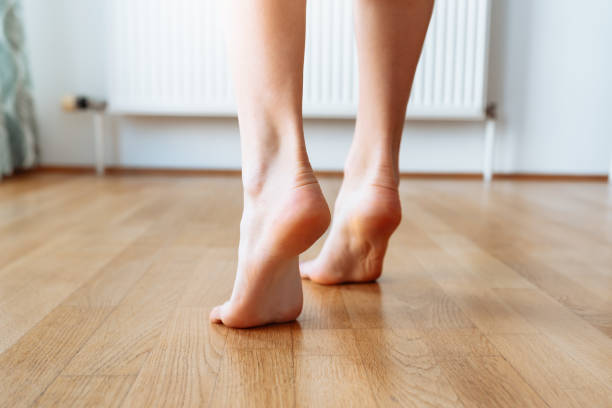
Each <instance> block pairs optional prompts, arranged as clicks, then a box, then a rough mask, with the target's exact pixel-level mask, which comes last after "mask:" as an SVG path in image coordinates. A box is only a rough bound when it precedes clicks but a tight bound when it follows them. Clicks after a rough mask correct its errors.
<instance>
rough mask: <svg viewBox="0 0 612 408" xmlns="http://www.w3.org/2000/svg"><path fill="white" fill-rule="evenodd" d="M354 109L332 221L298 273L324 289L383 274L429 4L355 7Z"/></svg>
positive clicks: (367, 1)
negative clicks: (356, 62) (320, 244)
mask: <svg viewBox="0 0 612 408" xmlns="http://www.w3.org/2000/svg"><path fill="white" fill-rule="evenodd" d="M355 6H356V7H355V25H356V33H357V49H358V53H359V76H360V91H359V93H360V94H359V109H358V114H357V125H356V129H355V137H354V139H353V144H352V146H351V150H350V152H349V157H348V159H347V162H346V165H345V169H344V181H343V183H342V188H341V189H340V194H339V195H338V199H337V200H336V206H335V211H334V221H333V223H332V228H331V231H330V234H329V237H328V239H327V241H326V242H325V245H324V246H323V250H322V251H321V254H319V256H318V258H316V259H315V260H313V261H310V262H306V263H304V264H302V265H301V273H302V276H303V277H305V278H309V279H311V280H313V281H316V282H319V283H323V284H334V283H341V282H366V281H372V280H375V279H377V278H378V277H379V276H380V274H381V272H382V263H383V258H384V255H385V252H386V249H387V243H388V241H389V238H390V236H391V234H392V233H393V231H394V230H395V229H396V228H397V226H398V225H399V223H400V219H401V207H400V200H399V194H398V185H399V168H398V160H399V147H400V140H401V136H402V130H403V126H404V121H405V115H406V105H407V103H408V98H409V96H410V89H411V87H412V79H413V77H414V73H415V70H416V66H417V63H418V60H419V56H420V54H421V48H422V45H423V41H424V38H425V34H426V32H427V26H428V25H429V19H430V17H431V11H432V8H433V0H356V4H355Z"/></svg>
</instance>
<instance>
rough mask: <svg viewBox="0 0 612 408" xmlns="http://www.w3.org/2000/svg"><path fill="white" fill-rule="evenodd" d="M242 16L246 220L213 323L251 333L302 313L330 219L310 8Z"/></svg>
mask: <svg viewBox="0 0 612 408" xmlns="http://www.w3.org/2000/svg"><path fill="white" fill-rule="evenodd" d="M232 13H233V22H234V26H233V28H232V36H231V40H230V45H231V46H230V49H231V54H232V55H231V57H232V62H233V68H234V79H235V84H236V97H237V102H238V117H239V121H240V135H241V145H242V166H243V170H242V181H243V186H244V211H243V214H242V220H241V223H240V244H239V249H238V270H237V273H236V280H235V283H234V290H233V292H232V296H231V298H230V300H228V301H227V302H226V303H224V304H223V305H221V306H217V307H216V308H214V309H213V310H212V312H211V314H210V319H211V321H213V322H218V323H224V324H225V325H228V326H232V327H251V326H258V325H262V324H267V323H274V322H287V321H291V320H294V319H295V318H297V316H298V315H299V314H300V312H301V309H302V286H301V282H300V276H299V270H298V255H299V254H300V253H301V252H303V251H304V250H306V249H307V248H308V247H309V246H310V245H312V244H313V243H314V241H315V240H316V239H317V238H318V237H319V236H321V234H323V232H324V231H325V229H326V228H327V226H328V224H329V220H330V214H329V209H328V208H327V204H326V202H325V199H324V197H323V195H322V193H321V189H320V188H319V184H318V183H317V180H316V179H315V177H314V174H313V172H312V169H311V167H310V163H309V162H308V156H307V155H306V148H305V144H304V137H303V131H302V119H301V117H302V71H303V59H304V39H305V18H306V3H305V0H291V1H286V0H258V1H254V0H234V1H233V10H232Z"/></svg>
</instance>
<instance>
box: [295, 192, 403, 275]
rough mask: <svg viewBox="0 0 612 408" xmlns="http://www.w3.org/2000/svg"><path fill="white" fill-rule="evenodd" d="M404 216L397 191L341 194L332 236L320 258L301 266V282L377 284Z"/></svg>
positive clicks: (326, 242)
mask: <svg viewBox="0 0 612 408" xmlns="http://www.w3.org/2000/svg"><path fill="white" fill-rule="evenodd" d="M401 214H402V210H401V204H400V199H399V193H398V191H397V189H394V188H388V187H383V186H379V185H365V186H362V187H360V188H357V189H354V190H352V191H346V192H345V191H341V193H340V195H339V197H338V200H337V202H336V208H335V211H334V219H333V222H332V227H331V231H330V233H329V236H328V237H327V240H326V241H325V244H324V245H323V249H322V250H321V253H320V254H319V256H318V257H317V258H315V259H313V260H311V261H307V262H303V263H302V264H301V265H300V274H301V276H302V278H304V279H309V280H311V281H313V282H316V283H319V284H323V285H334V284H340V283H357V282H372V281H375V280H376V279H378V278H379V277H380V275H381V273H382V267H383V260H384V257H385V253H386V250H387V245H388V242H389V238H390V237H391V234H392V233H393V232H394V231H395V229H396V228H397V227H398V225H399V223H400V221H401V217H402V215H401Z"/></svg>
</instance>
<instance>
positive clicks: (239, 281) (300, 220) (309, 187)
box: [210, 165, 330, 328]
mask: <svg viewBox="0 0 612 408" xmlns="http://www.w3.org/2000/svg"><path fill="white" fill-rule="evenodd" d="M299 167H302V168H301V169H299V170H297V171H285V172H284V173H283V172H282V171H275V169H274V168H273V169H271V170H270V169H268V173H275V175H274V176H273V175H268V176H266V177H265V178H264V179H263V180H264V181H262V182H259V181H257V182H254V180H248V181H245V195H244V196H245V198H244V212H243V214H242V221H241V223H240V245H239V250H238V270H237V273H236V280H235V282H234V290H233V292H232V296H231V298H230V300H228V301H227V302H225V303H224V304H223V305H220V306H217V307H215V308H214V309H213V310H212V311H211V313H210V320H211V322H214V323H223V324H225V325H226V326H230V327H236V328H245V327H253V326H260V325H264V324H268V323H283V322H288V321H292V320H295V319H296V318H297V317H298V316H299V314H300V312H301V311H302V284H301V281H300V275H299V268H298V255H299V254H300V253H302V252H304V251H305V250H306V249H307V248H308V247H310V246H311V245H312V244H313V243H314V242H315V241H316V240H317V239H318V238H319V237H320V236H321V235H322V234H323V233H324V232H325V230H326V229H327V226H328V225H329V221H330V213H329V208H328V207H327V203H326V202H325V199H324V197H323V194H322V193H321V189H320V187H319V184H318V182H317V181H316V179H315V177H314V175H313V173H312V170H311V168H310V165H300V166H299ZM283 168H286V167H283V166H280V165H279V168H278V169H279V170H281V169H283ZM287 173H289V174H291V173H293V174H295V175H294V176H288V175H287Z"/></svg>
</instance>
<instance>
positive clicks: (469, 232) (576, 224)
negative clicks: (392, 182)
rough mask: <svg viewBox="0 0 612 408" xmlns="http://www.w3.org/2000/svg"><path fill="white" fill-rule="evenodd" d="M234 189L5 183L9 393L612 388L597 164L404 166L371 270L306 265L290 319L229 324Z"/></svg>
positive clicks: (482, 395) (528, 399) (376, 398)
mask: <svg viewBox="0 0 612 408" xmlns="http://www.w3.org/2000/svg"><path fill="white" fill-rule="evenodd" d="M322 184H323V187H324V190H325V193H326V196H327V197H328V198H329V199H331V200H333V197H334V196H335V194H336V192H337V189H338V186H339V180H338V179H335V178H328V179H324V180H323V182H322ZM240 194H241V192H240V182H239V179H238V178H237V177H232V176H215V177H212V176H211V177H197V178H196V177H191V178H189V177H183V178H180V177H145V176H131V177H118V176H117V177H108V178H95V177H93V176H74V175H72V176H66V175H49V174H47V175H34V176H25V177H17V178H14V179H10V180H8V181H6V182H3V183H2V184H0V353H1V354H0V406H1V407H28V406H36V407H38V406H43V407H47V406H59V407H81V406H82V407H92V406H113V407H119V406H122V407H153V406H167V407H179V406H215V407H217V406H218V407H227V406H263V407H272V406H314V407H323V406H360V407H368V406H380V407H386V406H394V405H397V406H408V407H413V406H415V407H416V406H426V407H473V406H478V407H551V408H556V407H612V192H611V190H610V189H609V187H608V186H607V185H606V184H603V183H562V182H548V183H543V182H525V181H521V182H512V181H499V182H495V183H494V184H493V185H492V187H491V188H490V189H488V190H487V189H486V188H484V187H483V185H482V184H481V183H480V182H479V181H475V180H474V181H440V180H410V179H407V180H403V181H402V185H401V195H402V203H403V209H404V220H403V221H402V224H401V226H400V228H399V229H398V231H397V233H396V234H395V235H394V238H393V240H392V242H391V244H390V248H389V252H388V256H387V261H386V264H385V271H384V275H383V277H382V278H381V279H380V280H379V282H378V283H373V284H363V285H344V286H338V287H323V286H317V285H315V284H312V283H309V282H305V283H304V292H305V305H304V311H303V313H302V315H301V316H300V318H299V319H298V321H297V322H295V323H292V324H286V325H277V326H269V327H264V328H258V329H252V330H231V329H226V328H224V327H222V326H219V325H210V324H209V323H208V320H207V316H208V312H209V310H210V308H211V307H212V306H213V305H215V304H217V303H219V302H221V301H222V300H224V299H226V298H227V297H228V296H229V294H230V290H231V285H232V282H233V276H234V270H235V267H236V248H235V246H236V243H237V239H238V225H239V216H240V210H241V199H240ZM318 248H320V242H319V243H317V244H316V245H315V246H314V247H313V248H312V249H311V250H310V251H308V252H307V253H306V254H305V255H304V257H305V258H308V257H312V256H313V255H314V254H315V253H316V252H317V249H318Z"/></svg>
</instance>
